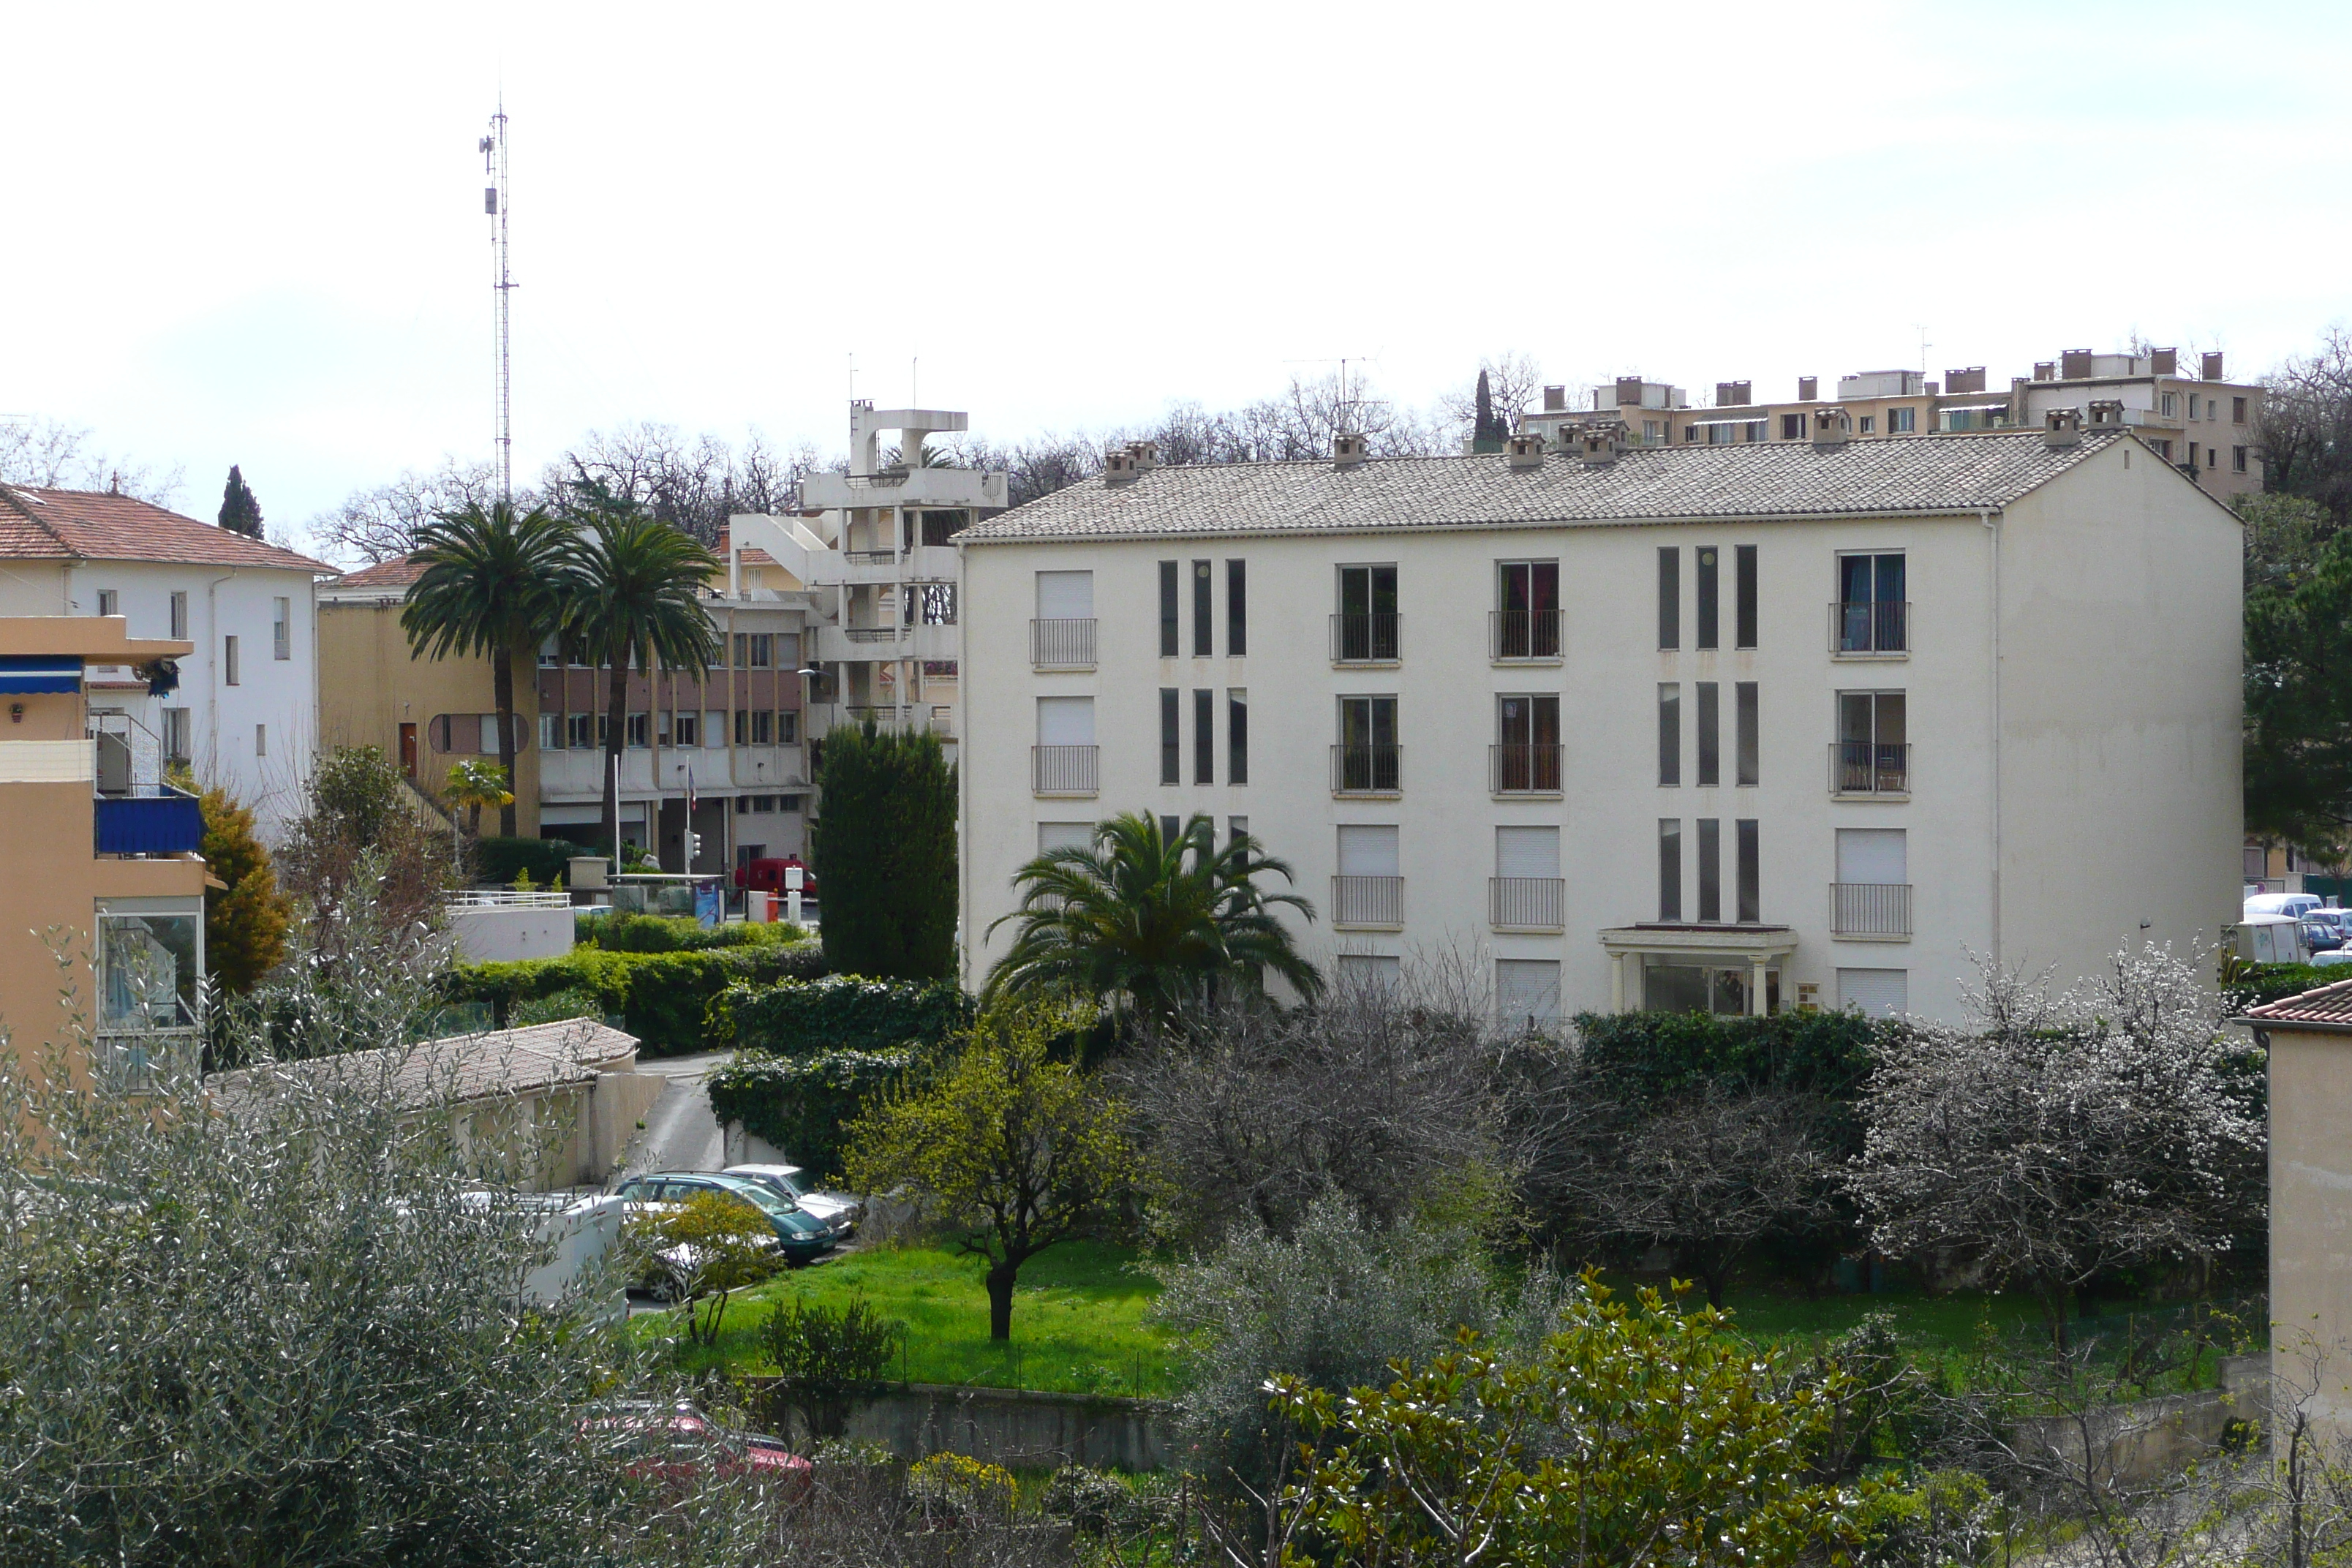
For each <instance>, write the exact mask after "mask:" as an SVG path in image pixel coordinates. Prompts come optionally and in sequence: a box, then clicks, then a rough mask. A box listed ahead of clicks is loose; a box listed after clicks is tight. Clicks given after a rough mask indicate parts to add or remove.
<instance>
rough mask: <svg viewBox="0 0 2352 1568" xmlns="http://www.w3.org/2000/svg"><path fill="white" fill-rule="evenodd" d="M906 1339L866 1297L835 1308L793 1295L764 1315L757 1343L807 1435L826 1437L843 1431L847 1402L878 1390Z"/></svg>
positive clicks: (846, 1423)
mask: <svg viewBox="0 0 2352 1568" xmlns="http://www.w3.org/2000/svg"><path fill="white" fill-rule="evenodd" d="M906 1337H907V1325H906V1324H905V1323H903V1322H900V1321H898V1319H896V1318H883V1317H879V1316H877V1314H876V1313H875V1310H874V1309H873V1308H871V1307H869V1306H867V1305H866V1298H865V1297H863V1296H853V1297H852V1298H850V1300H849V1304H848V1305H847V1306H845V1307H842V1308H839V1309H831V1308H826V1307H822V1306H817V1307H812V1306H810V1305H809V1304H808V1303H807V1302H805V1301H803V1300H798V1299H795V1300H793V1302H792V1303H791V1304H790V1305H789V1306H786V1307H783V1308H782V1309H780V1310H777V1311H776V1312H775V1313H774V1314H773V1315H772V1316H771V1317H770V1318H769V1319H768V1321H767V1322H766V1324H765V1325H764V1326H763V1328H762V1331H761V1343H762V1344H763V1345H764V1346H765V1347H766V1350H767V1352H768V1359H769V1360H770V1361H772V1362H774V1363H776V1372H777V1374H778V1376H779V1377H780V1378H781V1379H782V1393H783V1394H784V1397H785V1398H786V1399H787V1400H789V1401H790V1402H791V1403H792V1404H793V1406H794V1407H796V1408H797V1409H798V1410H799V1411H800V1413H801V1416H802V1419H803V1420H805V1421H806V1422H807V1423H808V1429H809V1435H810V1436H812V1437H817V1438H827V1437H839V1436H842V1435H843V1434H844V1433H845V1432H846V1431H847V1430H848V1427H849V1408H850V1406H851V1405H854V1404H855V1403H856V1402H857V1401H858V1400H861V1399H870V1398H872V1397H873V1396H874V1394H876V1393H877V1392H879V1390H880V1388H881V1376H882V1373H883V1372H884V1370H885V1369H887V1367H888V1366H889V1364H890V1360H891V1358H892V1357H893V1356H895V1355H897V1354H898V1346H899V1345H900V1344H901V1343H902V1342H904V1341H905V1340H906Z"/></svg>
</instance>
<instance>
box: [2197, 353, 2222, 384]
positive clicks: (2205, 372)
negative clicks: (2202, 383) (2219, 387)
mask: <svg viewBox="0 0 2352 1568" xmlns="http://www.w3.org/2000/svg"><path fill="white" fill-rule="evenodd" d="M2198 374H2200V375H2202V376H2203V377H2204V378H2205V379H2206V380H2208V381H2219V380H2221V355H2220V354H2218V353H2210V354H2207V355H2206V356H2205V359H2204V365H2203V368H2202V369H2200V371H2199V372H2198Z"/></svg>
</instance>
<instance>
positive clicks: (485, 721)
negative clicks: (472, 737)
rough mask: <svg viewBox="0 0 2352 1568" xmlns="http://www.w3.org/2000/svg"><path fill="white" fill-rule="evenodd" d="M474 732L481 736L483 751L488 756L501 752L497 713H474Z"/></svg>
mask: <svg viewBox="0 0 2352 1568" xmlns="http://www.w3.org/2000/svg"><path fill="white" fill-rule="evenodd" d="M474 725H475V730H474V732H475V733H476V734H478V735H479V736H480V737H481V752H482V754H483V755H484V756H486V757H495V756H497V755H498V754H499V716H498V715H497V714H495V713H477V714H476V715H474Z"/></svg>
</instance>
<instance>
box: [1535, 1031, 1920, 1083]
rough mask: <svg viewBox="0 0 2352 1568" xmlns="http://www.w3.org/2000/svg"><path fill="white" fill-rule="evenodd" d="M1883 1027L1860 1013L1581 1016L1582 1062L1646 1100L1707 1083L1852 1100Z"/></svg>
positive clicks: (1867, 1070) (1868, 1068) (1578, 1034)
mask: <svg viewBox="0 0 2352 1568" xmlns="http://www.w3.org/2000/svg"><path fill="white" fill-rule="evenodd" d="M1882 1028H1883V1026H1881V1025H1880V1024H1878V1023H1877V1022H1875V1021H1874V1020H1872V1019H1869V1018H1865V1017H1864V1016H1862V1015H1861V1014H1859V1013H1851V1012H1834V1013H1798V1012H1793V1011H1792V1012H1786V1013H1777V1014H1775V1015H1773V1016H1770V1017H1769V1018H1725V1017H1716V1016H1710V1015H1708V1014H1706V1013H1581V1014H1579V1015H1578V1016H1577V1019H1576V1032H1577V1036H1578V1037H1579V1039H1580V1041H1581V1042H1582V1046H1583V1052H1584V1059H1585V1061H1586V1063H1587V1064H1588V1065H1589V1066H1591V1067H1593V1068H1598V1069H1601V1070H1603V1071H1606V1072H1607V1073H1609V1074H1610V1076H1611V1077H1612V1079H1614V1080H1615V1081H1616V1082H1618V1083H1619V1084H1621V1085H1622V1086H1623V1087H1625V1088H1627V1089H1633V1090H1635V1091H1636V1092H1638V1093H1640V1094H1641V1095H1642V1097H1643V1098H1645V1099H1675V1098H1679V1097H1681V1096H1683V1095H1685V1094H1686V1093H1688V1092H1689V1091H1690V1090H1692V1089H1697V1088H1700V1087H1702V1086H1703V1085H1706V1084H1708V1083H1715V1084H1718V1085H1721V1086H1722V1087H1724V1088H1726V1089H1785V1090H1792V1091H1797V1092H1802V1093H1809V1094H1820V1095H1826V1096H1828V1097H1829V1098H1830V1099H1832V1100H1845V1101H1851V1100H1854V1099H1856V1098H1857V1097H1858V1096H1859V1095H1860V1094H1861V1092H1862V1084H1863V1080H1864V1079H1865V1078H1867V1077H1868V1076H1869V1075H1870V1047H1871V1042H1872V1041H1873V1040H1874V1038H1876V1037H1877V1036H1878V1035H1879V1033H1880V1032H1881V1030H1882Z"/></svg>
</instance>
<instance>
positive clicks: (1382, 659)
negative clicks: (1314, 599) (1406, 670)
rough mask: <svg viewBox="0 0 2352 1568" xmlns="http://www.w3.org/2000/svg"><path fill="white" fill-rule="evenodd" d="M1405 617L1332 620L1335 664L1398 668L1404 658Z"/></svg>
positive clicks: (1386, 614) (1386, 615) (1384, 615)
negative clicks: (1391, 665)
mask: <svg viewBox="0 0 2352 1568" xmlns="http://www.w3.org/2000/svg"><path fill="white" fill-rule="evenodd" d="M1403 650H1404V617H1403V616H1401V615H1397V614H1395V613H1393V612H1383V613H1381V614H1378V615H1338V616H1332V617H1331V662H1332V663H1333V664H1395V663H1398V662H1399V661H1400V660H1401V659H1402V657H1403Z"/></svg>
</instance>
